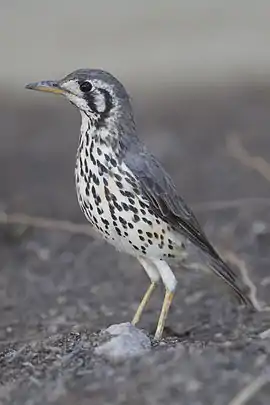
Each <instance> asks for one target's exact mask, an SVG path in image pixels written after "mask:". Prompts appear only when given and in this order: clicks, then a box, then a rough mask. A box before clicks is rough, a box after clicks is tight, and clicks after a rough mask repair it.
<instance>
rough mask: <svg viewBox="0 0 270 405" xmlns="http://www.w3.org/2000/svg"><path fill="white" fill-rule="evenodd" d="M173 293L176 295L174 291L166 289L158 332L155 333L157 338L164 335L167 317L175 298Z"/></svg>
mask: <svg viewBox="0 0 270 405" xmlns="http://www.w3.org/2000/svg"><path fill="white" fill-rule="evenodd" d="M173 295H174V293H173V292H171V291H169V290H166V293H165V297H164V301H163V305H162V309H161V312H160V316H159V320H158V324H157V329H156V333H155V340H160V339H161V337H162V333H163V329H164V326H165V322H166V318H167V315H168V312H169V309H170V306H171V303H172V300H173Z"/></svg>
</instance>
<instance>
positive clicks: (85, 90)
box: [79, 81, 93, 93]
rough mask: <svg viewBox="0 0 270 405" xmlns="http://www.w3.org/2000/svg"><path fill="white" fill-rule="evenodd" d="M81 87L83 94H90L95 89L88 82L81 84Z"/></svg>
mask: <svg viewBox="0 0 270 405" xmlns="http://www.w3.org/2000/svg"><path fill="white" fill-rule="evenodd" d="M79 86H80V90H81V91H82V92H83V93H88V92H89V91H91V90H92V88H93V86H92V84H91V83H90V82H88V81H84V82H80V83H79Z"/></svg>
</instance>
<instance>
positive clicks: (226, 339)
mask: <svg viewBox="0 0 270 405" xmlns="http://www.w3.org/2000/svg"><path fill="white" fill-rule="evenodd" d="M198 93H199V92H193V93H192V94H188V93H187V94H186V95H182V96H180V95H179V94H178V92H177V91H175V94H172V93H171V94H164V93H163V92H162V93H158V91H157V94H156V95H154V97H152V98H151V100H150V101H149V98H147V97H145V100H144V102H142V104H141V106H143V105H144V106H145V113H147V117H148V119H147V120H146V121H147V122H146V124H149V122H152V123H153V122H154V123H155V126H156V127H157V128H159V130H158V131H154V130H153V131H152V132H150V131H149V132H148V135H147V136H146V137H145V141H146V142H147V143H149V145H151V148H152V149H153V150H154V151H155V153H156V154H157V155H158V156H159V158H160V159H161V160H162V161H163V162H164V164H165V165H166V168H167V170H168V171H169V172H170V173H171V174H172V175H173V177H174V179H175V182H176V184H177V186H178V189H179V191H180V193H181V194H182V195H183V196H184V197H185V198H186V200H187V201H188V202H189V203H190V205H191V206H192V207H193V209H194V211H195V212H196V214H197V216H198V218H199V219H200V221H201V223H202V224H203V225H204V227H205V230H206V233H207V234H208V235H209V238H210V239H211V240H212V241H213V243H214V244H215V245H216V246H217V248H219V250H220V251H221V252H223V254H224V255H225V257H227V259H228V260H231V261H233V264H234V265H236V269H238V271H239V272H240V273H241V274H242V276H243V275H244V276H245V275H246V271H248V274H249V277H250V279H251V280H252V283H254V285H255V286H256V288H257V291H256V294H257V298H258V300H259V302H260V304H261V305H262V306H267V305H268V304H269V294H268V289H269V284H270V274H269V264H270V259H269V242H270V227H269V223H270V214H269V205H270V191H269V190H270V188H269V180H270V166H269V165H268V163H267V161H269V162H270V155H269V145H270V141H269V133H270V119H269V111H270V88H269V87H268V88H267V87H261V88H257V87H256V88H252V87H251V88H249V89H241V88H238V89H230V88H229V89H226V90H225V89H219V90H218V89H215V90H211V91H210V90H201V91H200V94H198ZM27 100H28V101H27V102H25V101H24V102H22V101H20V100H19V99H18V100H14V99H11V98H10V99H8V98H6V97H5V98H2V100H0V142H1V148H0V184H1V188H0V214H1V215H0V220H1V225H0V246H1V254H0V382H1V385H0V403H1V404H16V405H17V404H18V405H22V404H27V405H30V404H31V405H37V404H42V405H47V404H55V405H56V404H57V405H62V404H65V405H69V404H81V405H84V404H89V403H91V404H95V405H96V404H97V405H98V404H102V405H105V404H129V405H132V404H134V405H135V404H143V405H144V404H147V405H150V404H151V405H152V404H164V403H165V402H167V403H168V404H178V405H179V404H183V405H187V404H192V405H202V404H203V405H206V404H207V405H208V404H211V405H229V404H230V405H241V404H244V403H247V399H248V398H249V397H252V399H250V402H249V403H250V404H254V405H259V404H260V405H262V404H263V405H266V404H268V403H269V394H270V388H269V385H268V384H267V381H268V380H269V374H268V373H269V368H268V367H269V366H268V364H269V350H270V333H267V330H268V329H269V328H270V315H269V313H268V311H266V310H265V311H261V312H257V313H252V312H250V311H248V310H246V309H243V308H239V307H238V305H237V304H236V301H235V299H234V297H233V296H232V295H231V294H230V292H229V291H228V289H227V288H226V287H225V286H224V285H223V284H222V283H221V282H220V281H219V280H217V279H216V277H215V276H213V275H212V274H210V273H208V272H205V271H199V270H196V269H194V270H192V271H191V270H189V271H186V270H184V271H182V272H181V271H180V270H178V269H177V268H176V269H175V270H176V274H177V277H178V280H179V284H178V290H177V293H176V297H175V301H174V303H173V306H172V310H171V312H170V316H169V319H168V327H167V329H166V333H165V338H164V341H162V342H161V344H160V345H156V344H153V345H152V346H151V348H150V349H149V348H148V350H146V351H145V352H143V355H140V356H139V357H137V358H126V359H122V360H121V361H112V360H108V359H107V358H104V356H101V355H100V354H99V353H98V352H97V351H96V347H100V345H101V344H102V343H103V342H104V339H105V341H106V339H107V335H106V334H105V335H104V333H102V332H100V331H101V330H102V329H104V328H106V327H108V326H109V325H112V324H117V323H122V322H128V321H129V320H130V319H131V318H132V315H133V313H134V311H135V309H136V306H137V304H138V302H139V300H140V298H141V296H142V294H143V292H144V291H145V289H146V286H147V279H146V276H145V274H144V273H143V271H142V269H141V268H140V266H139V265H138V263H137V262H136V261H135V260H134V259H132V258H130V257H127V256H125V255H120V254H118V253H116V252H115V251H114V249H113V248H112V247H110V246H108V245H106V244H105V243H103V242H102V241H100V240H96V239H94V238H93V237H92V236H91V234H89V235H86V234H82V233H81V232H80V229H78V228H76V227H74V226H72V225H71V224H66V223H65V224H64V225H63V223H62V222H59V221H65V220H68V221H70V222H72V223H75V224H76V223H84V224H85V221H84V218H83V217H82V214H81V213H80V211H79V209H78V206H77V203H76V198H75V192H74V186H73V165H74V154H75V149H76V142H77V133H78V126H79V115H78V114H77V113H76V111H75V110H74V109H72V108H71V107H70V106H68V105H66V104H65V103H64V102H63V101H60V100H59V99H57V100H56V99H55V98H50V99H49V98H46V97H45V98H44V99H43V100H44V103H42V102H41V101H40V99H39V98H38V96H37V95H33V94H32V95H31V97H30V96H28V98H27ZM37 100H38V103H37ZM45 100H46V101H45ZM161 123H162V124H163V126H164V128H166V131H163V130H161V129H160V128H162V126H161ZM254 156H257V158H256V159H254ZM14 213H23V214H25V215H27V216H28V217H21V216H17V217H16V216H14V215H13V214H14ZM6 214H8V215H7V216H6ZM37 217H39V218H37ZM40 217H41V218H43V219H44V218H45V219H47V220H48V219H49V220H50V221H49V222H48V221H47V222H46V220H45V222H44V220H41V219H40ZM64 228H65V229H64ZM162 294H163V291H162V289H161V288H160V290H159V291H157V292H156V294H155V296H154V297H153V299H152V301H151V303H150V305H149V307H148V308H147V311H146V313H145V316H144V318H143V320H142V323H141V325H140V327H142V328H143V330H144V331H145V333H146V335H147V334H148V333H149V336H150V340H151V339H152V333H153V331H154V329H155V324H156V321H157V316H158V311H159V309H160V306H161V302H162ZM152 343H153V342H152ZM245 387H249V388H248V390H245V391H242V392H241V396H238V397H236V395H237V393H239V392H240V391H241V390H243V389H244V388H245ZM256 388H257V392H254V393H253V391H256ZM245 395H246V397H245ZM233 398H234V400H233Z"/></svg>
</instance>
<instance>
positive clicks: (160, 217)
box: [26, 69, 252, 340]
mask: <svg viewBox="0 0 270 405" xmlns="http://www.w3.org/2000/svg"><path fill="white" fill-rule="evenodd" d="M26 88H27V89H32V90H39V91H45V92H50V93H54V94H60V95H63V96H65V97H66V98H67V99H68V100H69V101H70V102H71V103H72V104H74V105H75V106H76V107H77V108H78V109H79V110H80V113H81V120H82V121H81V130H80V137H79V142H78V150H77V156H76V165H75V183H76V191H77V197H78V202H79V205H80V208H81V210H82V211H83V213H84V215H85V217H86V218H87V220H88V221H89V222H90V224H91V225H92V227H93V228H95V229H96V230H97V232H99V233H100V234H101V235H102V236H103V237H104V238H105V239H106V240H107V241H108V242H109V243H111V244H112V245H114V246H115V247H116V249H117V250H119V251H123V252H126V253H128V254H130V255H132V256H135V257H136V258H137V259H138V260H139V262H140V264H141V265H142V266H143V268H144V270H145V271H146V273H147V275H148V276H149V278H150V281H151V284H150V286H149V288H148V289H147V291H146V293H145V295H144V296H143V298H142V301H141V303H140V305H139V307H138V309H137V312H136V313H135V315H134V318H133V321H132V323H133V324H134V325H135V324H137V322H138V321H139V320H140V317H141V315H142V312H143V309H144V307H145V305H146V304H147V302H148V300H149V298H150V295H151V293H152V292H153V290H154V289H155V287H156V285H157V283H158V282H159V280H160V279H161V280H162V282H163V284H164V287H165V297H164V301H163V306H162V310H161V313H160V316H159V320H158V324H157V328H156V332H155V339H156V340H160V339H161V337H162V333H163V329H164V325H165V321H166V318H167V315H168V311H169V308H170V304H171V302H172V299H173V295H174V292H175V288H176V285H177V280H176V278H175V276H174V274H173V272H172V270H171V268H170V266H169V264H168V261H169V262H170V260H172V259H175V260H177V261H179V260H180V261H181V259H182V258H184V257H186V254H187V248H186V247H187V244H193V245H195V247H197V248H198V249H199V250H200V251H201V252H202V253H203V255H204V256H205V257H206V260H207V263H208V264H209V267H210V268H211V269H212V270H213V271H214V273H215V274H216V275H218V276H219V277H221V279H223V280H224V281H225V282H226V283H227V284H228V285H229V286H230V287H232V289H233V290H234V291H235V293H236V294H237V296H238V298H239V299H240V301H241V302H242V303H245V304H249V305H252V303H251V301H250V299H249V297H248V296H247V295H246V294H245V293H244V292H243V291H242V290H241V289H240V287H238V286H237V284H236V275H235V274H234V272H233V271H232V270H231V269H230V268H229V266H228V265H227V264H226V263H225V262H224V261H223V260H222V259H221V257H220V256H219V254H218V253H217V251H216V250H215V249H214V248H213V246H212V245H211V244H210V242H209V241H208V240H207V238H206V236H205V234H204V232H203V230H202V228H201V226H200V225H199V223H198V221H197V219H196V217H195V216H194V214H193V212H192V211H191V210H190V208H189V207H188V206H187V205H186V203H185V202H184V201H183V199H182V198H181V197H180V196H179V194H178V193H177V191H176V188H175V185H174V183H173V181H172V179H171V177H170V176H169V175H168V174H167V173H166V171H165V170H164V169H163V167H162V165H161V163H160V162H159V161H158V160H157V159H156V158H155V157H154V156H153V155H152V154H151V153H150V152H149V151H148V150H147V148H146V146H145V145H144V144H143V143H142V142H141V141H140V139H139V136H138V135H139V134H138V130H137V128H136V124H135V120H134V115H133V109H132V105H131V102H130V98H129V95H128V94H127V91H126V90H125V88H124V86H123V85H122V84H121V83H120V82H119V81H118V80H117V79H116V78H115V77H114V76H113V75H111V74H110V73H108V72H105V71H103V70H99V69H79V70H76V71H75V72H73V73H71V74H69V75H67V76H66V77H64V78H63V79H61V80H58V81H40V82H37V83H31V84H28V85H26Z"/></svg>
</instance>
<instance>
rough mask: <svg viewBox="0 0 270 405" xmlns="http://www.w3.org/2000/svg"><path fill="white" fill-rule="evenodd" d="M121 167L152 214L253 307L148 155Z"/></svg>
mask: <svg viewBox="0 0 270 405" xmlns="http://www.w3.org/2000/svg"><path fill="white" fill-rule="evenodd" d="M125 163H126V165H127V166H128V167H129V169H130V170H131V171H132V173H133V175H134V176H135V177H136V179H137V180H138V181H139V184H140V188H141V192H142V193H143V194H144V196H145V198H146V199H148V201H149V202H150V207H151V209H152V210H153V211H154V212H155V214H156V215H158V216H159V217H160V218H162V219H163V220H164V221H165V222H167V223H168V224H169V225H170V226H171V227H172V228H173V229H174V230H175V231H177V232H179V233H181V234H182V235H184V236H185V237H186V238H187V239H189V240H190V241H191V242H192V243H193V244H194V245H195V246H197V247H199V248H200V249H201V250H202V251H203V252H204V253H206V254H207V256H208V257H209V258H210V266H211V268H212V270H213V271H214V272H215V273H216V274H217V275H218V276H219V277H221V278H222V279H223V280H224V281H225V282H226V283H227V284H229V285H230V286H231V287H232V288H233V289H234V291H235V292H236V294H237V295H238V297H239V299H240V300H241V301H242V302H244V303H245V304H249V305H251V306H253V305H252V303H251V302H250V299H249V298H248V297H247V296H246V295H245V294H244V293H243V292H242V291H241V290H240V289H239V287H238V286H237V285H236V283H235V281H236V275H235V273H234V272H233V271H232V270H231V269H230V268H229V267H228V265H227V264H226V263H225V262H224V261H223V260H222V259H221V257H220V256H219V254H218V253H217V252H216V251H215V249H214V248H213V246H212V245H211V244H210V242H209V241H208V240H207V238H206V236H205V234H204V232H203V230H202V229H201V227H200V225H199V223H198V221H197V219H196V217H195V215H194V214H193V213H192V211H191V210H190V209H189V207H188V206H187V205H186V203H185V202H184V201H183V199H182V198H181V197H180V196H179V195H178V193H177V191H176V188H175V185H174V183H173V181H172V179H171V177H170V176H169V175H168V174H167V173H166V172H165V170H164V169H163V168H162V166H161V164H160V163H159V161H158V160H157V159H156V158H155V157H154V156H153V155H151V154H150V153H149V152H147V151H145V150H141V151H140V152H139V153H136V154H127V155H126V157H125Z"/></svg>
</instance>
